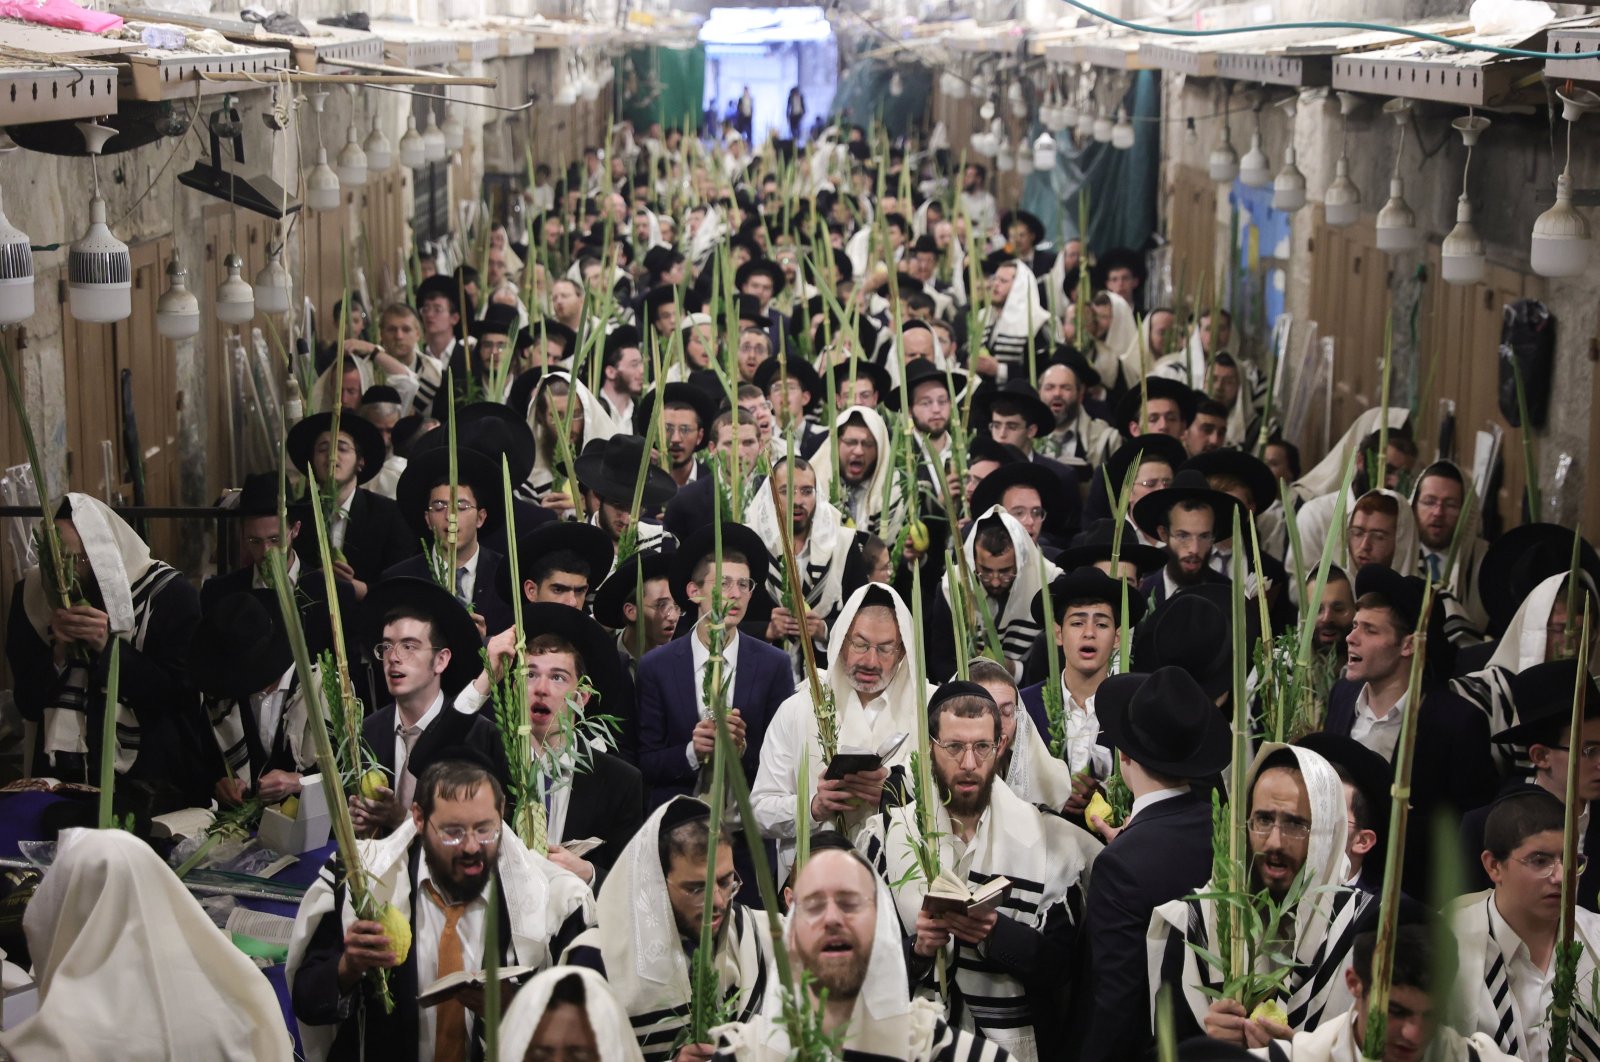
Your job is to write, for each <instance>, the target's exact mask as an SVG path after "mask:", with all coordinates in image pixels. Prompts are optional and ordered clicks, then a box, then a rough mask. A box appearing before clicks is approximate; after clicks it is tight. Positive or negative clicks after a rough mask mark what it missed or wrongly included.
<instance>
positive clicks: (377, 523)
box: [294, 487, 422, 583]
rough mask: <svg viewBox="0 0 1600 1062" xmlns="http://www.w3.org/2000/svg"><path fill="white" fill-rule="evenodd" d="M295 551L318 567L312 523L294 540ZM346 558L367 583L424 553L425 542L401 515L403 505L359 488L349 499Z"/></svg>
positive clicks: (306, 562) (314, 527)
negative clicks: (420, 539) (408, 559)
mask: <svg viewBox="0 0 1600 1062" xmlns="http://www.w3.org/2000/svg"><path fill="white" fill-rule="evenodd" d="M294 548H295V552H297V553H299V554H300V563H301V564H302V565H304V566H305V567H306V568H319V567H321V566H322V560H321V558H320V556H319V552H320V551H319V550H318V549H317V529H316V526H315V524H312V525H311V526H310V527H309V528H308V529H307V531H306V533H303V534H301V536H300V537H299V538H297V539H295V544H294ZM343 549H344V559H345V561H346V562H347V563H349V565H350V567H351V568H352V569H354V570H355V573H356V578H357V579H359V580H360V581H361V582H364V583H371V582H373V581H375V580H376V579H378V577H379V576H381V575H382V574H383V573H384V571H385V570H386V569H388V568H392V567H394V566H395V565H396V564H399V563H400V562H401V561H403V560H405V559H406V558H407V557H410V556H412V555H414V554H418V553H421V552H422V543H421V542H420V541H419V540H418V539H416V538H415V537H413V536H412V534H411V529H410V528H408V527H407V526H406V522H405V521H404V520H403V519H401V517H400V507H399V506H398V505H396V504H395V503H394V502H392V501H390V500H389V499H388V498H385V497H384V496H383V495H381V494H374V493H373V492H372V491H370V490H367V489H366V488H365V487H357V488H356V492H355V494H354V495H353V496H351V498H350V524H349V526H348V527H347V528H345V533H344V547H343Z"/></svg>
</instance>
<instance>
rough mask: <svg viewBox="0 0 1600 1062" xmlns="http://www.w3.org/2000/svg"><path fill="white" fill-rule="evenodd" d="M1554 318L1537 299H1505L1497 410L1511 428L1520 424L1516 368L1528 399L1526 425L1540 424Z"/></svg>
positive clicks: (1547, 391) (1553, 345)
mask: <svg viewBox="0 0 1600 1062" xmlns="http://www.w3.org/2000/svg"><path fill="white" fill-rule="evenodd" d="M1555 349H1556V318H1555V315H1554V314H1552V313H1551V312H1550V310H1549V308H1548V307H1547V306H1545V304H1544V303H1542V302H1540V301H1538V300H1537V299H1518V300H1517V301H1516V302H1512V303H1507V304H1506V308H1505V312H1504V315H1503V317H1502V318H1501V325H1500V388H1499V391H1500V413H1501V415H1502V416H1504V417H1505V418H1506V423H1507V424H1510V425H1511V426H1512V427H1513V428H1520V427H1522V416H1521V413H1520V411H1519V410H1518V409H1517V379H1516V375H1517V374H1516V370H1514V369H1513V368H1512V362H1513V359H1514V360H1515V362H1516V366H1517V368H1518V369H1520V370H1521V373H1522V391H1523V395H1524V397H1525V398H1526V400H1527V403H1528V421H1529V426H1531V427H1533V428H1542V427H1544V418H1545V414H1546V413H1547V412H1548V409H1549V405H1550V378H1551V362H1552V361H1553V360H1554V358H1555Z"/></svg>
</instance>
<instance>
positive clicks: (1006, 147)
mask: <svg viewBox="0 0 1600 1062" xmlns="http://www.w3.org/2000/svg"><path fill="white" fill-rule="evenodd" d="M994 168H995V169H997V170H999V171H1000V172H1001V173H1010V172H1011V171H1012V170H1014V169H1016V168H1017V163H1016V160H1015V159H1014V158H1012V157H1011V141H1010V140H1001V141H1000V146H999V147H998V148H996V149H995V153H994Z"/></svg>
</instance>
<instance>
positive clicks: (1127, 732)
mask: <svg viewBox="0 0 1600 1062" xmlns="http://www.w3.org/2000/svg"><path fill="white" fill-rule="evenodd" d="M1094 706H1095V714H1096V715H1097V716H1098V717H1099V719H1100V731H1101V733H1102V734H1103V735H1104V736H1105V741H1106V744H1108V745H1110V746H1111V747H1112V748H1114V749H1116V750H1117V751H1118V752H1119V753H1121V754H1122V755H1124V756H1126V757H1128V759H1130V760H1132V761H1133V762H1135V763H1137V764H1138V765H1139V766H1141V767H1144V768H1147V769H1148V770H1150V771H1153V772H1155V773H1157V774H1162V775H1166V776H1168V777H1173V778H1206V777H1209V776H1211V775H1213V774H1216V773H1217V772H1218V771H1220V770H1222V769H1223V768H1224V767H1226V766H1227V765H1228V760H1229V759H1230V758H1231V755H1232V747H1231V744H1232V736H1231V733H1230V731H1229V727H1228V720H1227V719H1226V718H1225V717H1224V716H1223V714H1222V713H1221V712H1220V711H1218V710H1217V706H1216V704H1215V703H1214V701H1213V699H1212V696H1211V695H1209V694H1207V693H1206V691H1205V690H1204V689H1202V688H1201V686H1200V684H1199V683H1198V682H1196V681H1195V679H1194V676H1192V675H1191V674H1189V672H1188V671H1186V670H1184V669H1183V668H1180V667H1162V668H1157V669H1156V670H1155V671H1152V672H1150V673H1149V674H1139V673H1138V672H1134V673H1131V674H1125V675H1112V676H1111V677H1110V678H1108V679H1106V680H1105V681H1104V682H1102V683H1101V684H1100V688H1099V689H1098V690H1096V691H1095V699H1094Z"/></svg>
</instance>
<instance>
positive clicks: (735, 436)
mask: <svg viewBox="0 0 1600 1062" xmlns="http://www.w3.org/2000/svg"><path fill="white" fill-rule="evenodd" d="M760 455H761V436H760V431H759V429H758V428H757V427H756V424H755V421H754V420H752V419H751V418H750V417H749V416H748V415H747V414H746V413H745V412H744V411H743V410H742V409H741V410H740V411H739V419H738V421H737V423H735V421H734V417H733V411H732V410H731V409H725V410H723V412H721V413H719V414H718V415H717V419H716V420H714V421H712V422H711V459H712V460H710V461H707V465H708V466H710V465H712V464H713V463H714V462H715V461H719V460H720V461H721V462H722V465H721V468H720V469H719V470H718V471H717V474H716V475H705V476H699V477H697V478H696V479H695V481H694V482H693V483H690V484H689V485H688V486H687V487H685V488H684V489H682V490H680V491H679V492H678V493H677V494H676V495H675V496H674V497H673V499H672V501H670V502H668V503H667V511H666V514H665V515H664V516H663V517H662V521H661V522H662V526H664V527H665V528H666V529H667V531H668V533H670V534H671V535H672V536H673V537H674V538H676V539H677V540H678V541H680V542H681V541H683V540H685V539H687V538H688V537H689V536H690V535H692V534H694V533H695V531H697V530H699V529H700V528H702V527H706V526H707V525H709V524H710V523H711V520H712V518H713V517H714V515H715V510H716V507H717V504H718V502H717V500H716V497H715V495H714V494H713V493H712V492H713V491H716V490H719V489H720V490H723V491H724V492H726V490H727V484H728V478H727V477H728V476H730V475H733V476H737V477H739V479H740V482H741V483H742V484H744V485H745V486H746V490H747V491H748V484H749V481H750V477H751V475H752V474H753V472H754V470H755V467H756V460H757V458H759V457H760ZM721 504H722V510H723V512H724V513H726V512H727V510H728V501H727V495H726V493H724V496H723V501H722V503H721Z"/></svg>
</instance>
